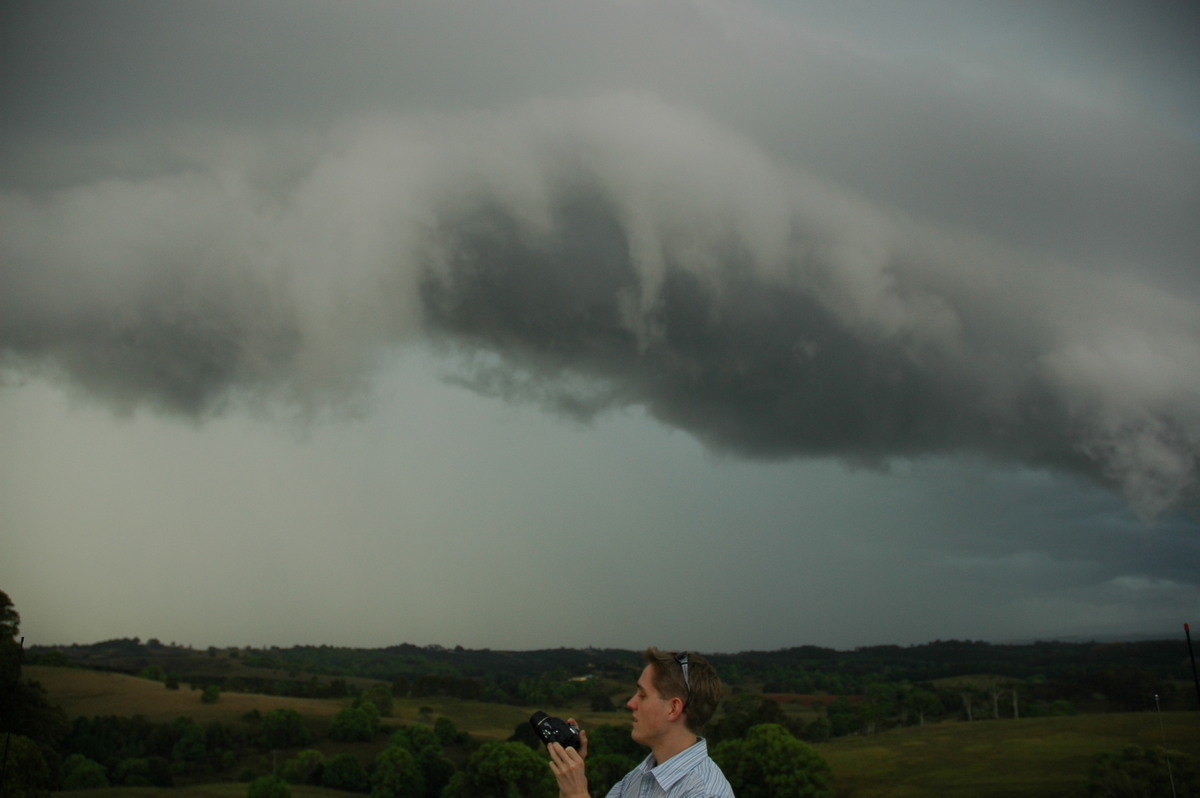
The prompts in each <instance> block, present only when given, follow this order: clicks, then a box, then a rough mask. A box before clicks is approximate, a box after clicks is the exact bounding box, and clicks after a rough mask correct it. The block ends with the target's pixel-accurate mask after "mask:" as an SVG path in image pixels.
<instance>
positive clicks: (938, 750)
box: [817, 712, 1200, 798]
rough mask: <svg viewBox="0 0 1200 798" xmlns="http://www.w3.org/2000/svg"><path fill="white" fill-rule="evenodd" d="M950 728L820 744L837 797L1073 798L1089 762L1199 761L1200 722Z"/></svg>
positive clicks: (1123, 719) (1073, 720) (1099, 720)
mask: <svg viewBox="0 0 1200 798" xmlns="http://www.w3.org/2000/svg"><path fill="white" fill-rule="evenodd" d="M1159 721H1160V718H1159V716H1158V715H1157V714H1156V713H1151V712H1141V713H1128V714H1114V715H1075V716H1071V717H1054V718H1028V719H1023V720H1001V721H976V722H974V723H966V722H947V723H939V724H935V725H930V726H924V727H909V728H904V729H894V730H892V731H888V732H883V733H880V734H875V735H871V736H869V737H849V738H841V739H838V740H834V741H832V742H829V743H823V744H821V745H819V746H818V747H817V748H818V750H819V751H820V752H821V755H822V756H824V757H825V759H826V760H828V762H829V764H830V766H831V767H832V768H833V774H834V786H835V795H836V796H837V798H932V797H933V796H938V798H1071V796H1075V795H1078V794H1079V790H1080V789H1081V788H1082V787H1083V786H1084V784H1085V783H1086V781H1087V775H1088V770H1089V769H1090V767H1091V763H1092V759H1093V757H1095V755H1096V754H1098V753H1101V752H1103V751H1114V752H1115V751H1120V750H1121V749H1122V748H1123V747H1124V746H1126V745H1129V744H1131V743H1132V744H1137V745H1144V746H1161V745H1162V744H1163V739H1164V737H1165V738H1166V744H1167V748H1169V749H1172V750H1176V751H1182V752H1184V753H1187V754H1191V755H1192V756H1200V713H1197V712H1187V713H1184V712H1170V713H1168V712H1164V713H1163V714H1162V717H1161V721H1162V727H1161V728H1160V726H1159Z"/></svg>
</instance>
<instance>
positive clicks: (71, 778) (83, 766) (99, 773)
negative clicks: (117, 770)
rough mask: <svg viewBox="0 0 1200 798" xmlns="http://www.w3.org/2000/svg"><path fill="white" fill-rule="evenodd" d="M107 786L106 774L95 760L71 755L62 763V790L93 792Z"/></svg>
mask: <svg viewBox="0 0 1200 798" xmlns="http://www.w3.org/2000/svg"><path fill="white" fill-rule="evenodd" d="M107 786H109V784H108V772H107V771H106V770H105V769H104V765H101V764H100V763H99V762H97V761H96V760H94V759H88V758H87V757H86V756H84V755H83V754H71V755H70V756H69V757H67V760H66V761H65V762H63V785H62V788H63V789H64V790H94V789H98V788H100V787H107Z"/></svg>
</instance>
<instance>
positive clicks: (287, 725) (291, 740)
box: [259, 709, 313, 748]
mask: <svg viewBox="0 0 1200 798" xmlns="http://www.w3.org/2000/svg"><path fill="white" fill-rule="evenodd" d="M312 738H313V735H312V732H311V731H310V730H309V728H308V727H307V726H305V725H304V718H302V717H301V716H300V713H299V712H297V711H296V710H294V709H273V710H271V711H270V712H268V713H267V714H265V715H263V716H262V722H261V725H260V727H259V743H260V744H261V745H262V747H263V748H289V747H291V746H294V745H306V744H308V743H311V742H312Z"/></svg>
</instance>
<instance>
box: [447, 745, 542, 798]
mask: <svg viewBox="0 0 1200 798" xmlns="http://www.w3.org/2000/svg"><path fill="white" fill-rule="evenodd" d="M546 763H547V759H546V757H545V756H543V755H542V754H539V753H538V752H537V751H534V750H533V749H531V748H530V747H529V746H527V745H523V744H522V743H508V742H505V743H499V742H490V743H484V744H483V745H482V746H481V747H480V748H479V750H478V751H476V752H475V753H474V754H472V755H471V758H470V759H468V760H467V765H466V767H465V768H464V769H462V770H460V771H458V772H457V773H455V774H454V777H453V778H451V779H450V783H449V784H448V785H447V786H446V791H445V792H444V793H443V795H444V796H445V798H554V796H556V795H557V794H558V785H557V783H556V782H555V781H554V774H553V773H551V772H550V767H549V765H547V764H546Z"/></svg>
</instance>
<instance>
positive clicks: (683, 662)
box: [675, 651, 692, 712]
mask: <svg viewBox="0 0 1200 798" xmlns="http://www.w3.org/2000/svg"><path fill="white" fill-rule="evenodd" d="M675 661H676V662H678V663H679V669H680V670H681V671H683V687H684V689H686V690H687V698H686V699H684V702H683V709H684V711H685V712H686V711H687V706H688V704H689V703H691V700H692V684H691V682H689V681H688V655H687V652H686V651H682V652H680V653H678V654H676V655H675Z"/></svg>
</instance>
